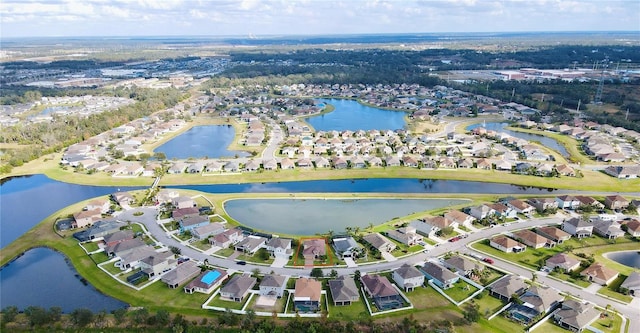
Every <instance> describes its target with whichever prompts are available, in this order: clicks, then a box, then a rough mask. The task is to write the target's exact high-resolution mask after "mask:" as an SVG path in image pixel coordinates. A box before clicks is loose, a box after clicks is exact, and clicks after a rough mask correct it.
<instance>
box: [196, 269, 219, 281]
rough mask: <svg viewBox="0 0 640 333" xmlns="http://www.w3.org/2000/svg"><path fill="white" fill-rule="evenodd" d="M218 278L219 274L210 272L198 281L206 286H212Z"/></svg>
mask: <svg viewBox="0 0 640 333" xmlns="http://www.w3.org/2000/svg"><path fill="white" fill-rule="evenodd" d="M219 277H220V272H218V271H210V272H208V273H207V274H205V275H204V276H203V277H202V278H201V279H200V281H202V282H203V283H206V284H212V283H213V282H214V281H215V280H217V279H218V278H219Z"/></svg>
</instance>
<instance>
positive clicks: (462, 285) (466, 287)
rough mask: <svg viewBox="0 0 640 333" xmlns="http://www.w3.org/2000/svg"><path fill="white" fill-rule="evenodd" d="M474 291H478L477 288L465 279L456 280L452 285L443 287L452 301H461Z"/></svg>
mask: <svg viewBox="0 0 640 333" xmlns="http://www.w3.org/2000/svg"><path fill="white" fill-rule="evenodd" d="M476 291H478V288H476V287H475V286H472V285H470V284H469V283H467V282H466V281H463V280H458V282H456V283H455V284H454V285H453V287H451V288H449V289H445V290H444V293H445V294H447V295H448V296H449V297H451V298H453V300H454V301H456V302H461V301H463V300H465V299H466V298H467V297H469V296H471V295H473V293H475V292H476Z"/></svg>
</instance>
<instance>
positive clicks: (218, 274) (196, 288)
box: [184, 268, 229, 294]
mask: <svg viewBox="0 0 640 333" xmlns="http://www.w3.org/2000/svg"><path fill="white" fill-rule="evenodd" d="M228 277H229V275H228V274H227V272H226V271H224V270H221V269H217V268H215V269H213V270H206V271H204V272H202V273H200V275H198V276H197V277H196V278H195V279H193V280H192V281H191V282H189V284H187V285H186V286H184V292H185V293H187V294H193V293H194V292H199V293H203V294H211V292H212V291H213V290H214V289H216V288H217V287H218V286H220V285H221V284H222V281H224V280H226V279H227V278H228Z"/></svg>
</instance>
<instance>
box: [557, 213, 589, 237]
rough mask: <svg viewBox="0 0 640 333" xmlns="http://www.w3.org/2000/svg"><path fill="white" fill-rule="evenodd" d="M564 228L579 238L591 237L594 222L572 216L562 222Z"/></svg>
mask: <svg viewBox="0 0 640 333" xmlns="http://www.w3.org/2000/svg"><path fill="white" fill-rule="evenodd" d="M562 230H563V231H565V232H567V233H569V234H570V235H572V236H574V237H577V238H584V237H591V234H592V233H593V224H591V223H590V222H587V221H585V220H583V219H582V218H580V217H572V218H570V219H568V220H565V221H564V222H562Z"/></svg>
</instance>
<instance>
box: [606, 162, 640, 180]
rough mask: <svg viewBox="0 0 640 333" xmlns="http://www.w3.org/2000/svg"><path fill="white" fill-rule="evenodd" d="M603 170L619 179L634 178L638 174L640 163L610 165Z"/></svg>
mask: <svg viewBox="0 0 640 333" xmlns="http://www.w3.org/2000/svg"><path fill="white" fill-rule="evenodd" d="M604 172H605V173H606V174H608V175H609V176H611V177H616V178H619V179H635V178H638V175H640V165H610V166H608V167H606V168H605V169H604Z"/></svg>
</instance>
